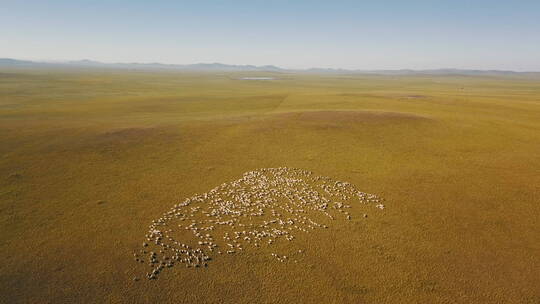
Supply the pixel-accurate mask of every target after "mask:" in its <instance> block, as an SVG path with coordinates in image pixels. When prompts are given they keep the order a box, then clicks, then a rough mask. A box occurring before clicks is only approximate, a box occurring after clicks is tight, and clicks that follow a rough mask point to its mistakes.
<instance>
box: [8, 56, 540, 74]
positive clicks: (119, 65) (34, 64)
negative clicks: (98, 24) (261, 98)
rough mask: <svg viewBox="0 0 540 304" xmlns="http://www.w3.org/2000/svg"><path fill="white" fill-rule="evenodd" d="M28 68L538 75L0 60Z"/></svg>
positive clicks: (492, 72) (467, 71) (10, 65)
mask: <svg viewBox="0 0 540 304" xmlns="http://www.w3.org/2000/svg"><path fill="white" fill-rule="evenodd" d="M7 67H11V68H13V67H27V68H113V69H132V70H133V69H135V70H183V71H209V72H211V71H216V72H217V71H222V72H242V71H246V72H249V71H259V72H282V73H287V72H303V73H329V74H379V75H471V76H473V75H478V76H482V75H485V76H489V75H494V76H496V75H535V76H540V72H515V71H503V70H467V69H431V70H410V69H402V70H348V69H333V68H311V69H303V70H298V69H297V70H295V69H284V68H280V67H277V66H273V65H263V66H255V65H230V64H223V63H195V64H164V63H103V62H99V61H93V60H86V59H85V60H77V61H65V62H45V61H28V60H18V59H12V58H0V68H7Z"/></svg>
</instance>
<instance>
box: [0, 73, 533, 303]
mask: <svg viewBox="0 0 540 304" xmlns="http://www.w3.org/2000/svg"><path fill="white" fill-rule="evenodd" d="M248 76H254V77H260V76H268V77H275V79H274V80H241V78H242V77H248ZM275 167H290V168H300V169H303V170H309V171H313V172H314V174H317V175H321V176H328V177H331V178H333V179H335V180H341V181H347V182H350V183H351V184H354V185H355V186H356V187H357V188H358V189H359V190H361V191H365V192H367V193H373V194H376V195H377V196H380V197H382V198H384V205H385V208H384V210H375V209H373V210H371V209H370V211H369V212H370V213H369V217H367V218H364V217H362V216H353V217H352V219H351V220H349V221H347V220H339V221H337V220H336V221H333V222H332V223H331V224H328V225H329V228H328V229H318V230H317V231H316V232H313V233H310V234H302V233H298V234H297V239H295V240H294V241H293V242H290V243H288V242H282V243H279V244H276V246H278V247H279V246H281V247H282V249H284V250H286V249H287V248H286V247H287V246H293V245H294V246H297V247H298V248H302V249H303V255H302V256H301V257H299V258H298V262H297V263H282V262H279V261H277V260H276V259H274V258H272V257H271V256H270V253H271V252H273V251H272V250H274V249H273V248H272V247H271V246H266V247H261V248H260V249H254V248H246V249H245V250H244V252H241V253H237V254H227V255H220V256H215V258H213V260H212V261H211V263H209V265H208V267H202V268H193V267H191V268H186V267H172V268H171V269H167V270H166V271H163V273H161V274H160V275H159V277H158V278H157V279H154V280H148V279H146V278H145V277H144V274H145V273H146V271H148V270H151V268H149V267H148V266H147V265H145V264H140V263H137V262H136V261H135V260H134V257H133V254H134V253H136V252H138V251H139V250H141V248H142V247H141V244H142V242H144V241H145V234H146V233H147V232H148V229H149V225H151V223H152V221H153V220H155V219H158V218H160V217H161V216H162V214H163V213H164V212H167V211H168V210H170V209H171V208H172V207H173V206H174V205H175V204H178V203H180V202H182V201H183V200H184V199H185V198H188V197H192V196H194V195H196V194H201V193H204V192H207V191H209V190H211V189H213V188H215V187H217V186H219V185H221V184H223V183H225V182H231V181H234V180H237V179H238V178H240V177H241V176H242V174H244V173H245V172H248V171H252V170H256V169H259V168H275ZM359 210H362V209H359ZM358 212H360V213H358V214H362V213H363V212H364V211H358ZM353 215H355V214H353ZM538 223H540V79H538V78H533V77H525V76H508V77H472V76H377V75H332V74H328V75H311V74H289V73H284V74H279V73H275V74H272V73H257V74H253V73H251V74H250V73H187V72H150V71H145V72H143V71H121V70H97V69H89V70H77V71H76V70H60V69H57V70H54V69H51V70H45V69H41V70H40V69H35V70H30V69H28V70H24V69H12V70H7V69H5V70H1V71H0V228H1V229H0V252H1V253H2V262H1V263H0V295H1V296H0V302H2V303H540V266H539V265H540V230H539V228H538ZM297 247H294V248H297ZM146 268H149V269H146ZM135 277H137V278H140V280H138V281H135V280H134V278H135Z"/></svg>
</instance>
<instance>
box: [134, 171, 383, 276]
mask: <svg viewBox="0 0 540 304" xmlns="http://www.w3.org/2000/svg"><path fill="white" fill-rule="evenodd" d="M359 204H362V205H372V206H374V207H377V208H379V209H383V208H384V205H382V204H381V199H379V198H378V197H377V196H375V195H372V194H367V193H364V192H361V191H358V190H357V189H356V188H355V187H354V186H353V185H351V184H349V183H347V182H342V181H335V180H332V179H331V178H328V177H322V176H316V175H314V174H313V173H312V172H309V171H304V170H300V169H293V168H287V167H281V168H268V169H259V170H255V171H250V172H246V173H244V175H243V176H242V178H240V179H238V180H235V181H233V182H229V183H224V184H222V185H220V186H218V187H216V188H214V189H212V190H210V191H209V192H207V193H204V194H200V195H195V196H193V197H191V198H188V199H186V200H184V201H183V202H182V203H180V204H177V205H175V206H174V207H173V208H172V209H171V210H169V211H168V212H166V213H165V214H163V215H162V216H161V217H160V218H159V219H157V220H154V221H153V222H152V224H151V225H150V227H149V231H148V233H147V234H146V240H145V242H143V244H142V249H140V250H139V251H138V252H135V253H134V257H135V261H136V262H138V263H141V264H146V265H148V266H149V267H150V269H151V270H150V271H149V272H148V273H147V274H146V278H148V279H155V278H157V276H158V275H159V273H160V272H161V271H162V270H164V269H165V268H169V267H173V266H175V265H184V267H194V268H197V267H207V266H208V263H209V262H210V261H211V260H212V259H213V258H215V257H217V256H219V255H223V254H230V255H233V254H241V253H242V252H243V251H244V250H256V249H257V248H260V247H262V246H272V245H274V244H276V243H278V242H292V241H293V240H294V239H295V236H296V235H297V233H310V232H314V231H317V229H326V228H328V227H329V226H328V225H327V224H330V223H331V222H332V220H337V219H343V220H351V219H352V216H353V215H352V214H351V212H350V210H351V208H355V207H357V206H358V205H359ZM362 217H367V214H363V215H362ZM280 247H282V248H289V249H292V248H293V247H292V246H285V247H283V246H280ZM290 251H291V250H289V252H290ZM302 252H303V250H302V249H297V248H296V249H295V250H294V252H293V253H291V252H290V253H289V255H284V254H277V253H271V254H270V256H271V257H273V258H276V259H277V260H278V261H280V262H288V261H294V262H296V260H294V259H292V258H290V257H291V256H295V255H298V254H302ZM148 266H147V267H148ZM134 279H135V280H138V278H134Z"/></svg>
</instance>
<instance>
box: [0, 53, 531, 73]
mask: <svg viewBox="0 0 540 304" xmlns="http://www.w3.org/2000/svg"><path fill="white" fill-rule="evenodd" d="M0 60H13V61H19V62H21V63H23V62H29V63H38V64H39V63H42V64H59V65H60V64H65V65H69V64H74V65H75V64H84V63H85V62H86V63H88V64H102V65H130V64H131V65H143V66H144V65H147V66H148V65H161V66H171V67H174V66H176V67H189V66H195V65H222V66H228V67H253V68H258V69H264V68H272V69H278V70H282V71H312V70H327V71H343V72H378V71H379V72H383V71H387V72H392V71H396V72H399V71H411V72H425V71H470V72H472V71H476V72H506V73H540V71H534V70H524V71H516V70H508V69H479V68H452V67H439V68H378V69H361V68H341V67H309V68H287V67H281V66H279V65H274V64H262V65H255V64H237V63H222V62H217V61H214V62H194V63H163V62H158V61H149V62H133V61H132V62H119V61H114V62H111V61H99V60H95V59H89V58H83V59H75V60H65V59H22V58H13V57H0ZM260 71H263V70H260ZM269 72H270V70H269Z"/></svg>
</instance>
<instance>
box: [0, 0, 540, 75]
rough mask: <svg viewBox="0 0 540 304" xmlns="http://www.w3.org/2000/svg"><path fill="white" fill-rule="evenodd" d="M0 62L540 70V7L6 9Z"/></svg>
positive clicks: (54, 4) (114, 5)
mask: <svg viewBox="0 0 540 304" xmlns="http://www.w3.org/2000/svg"><path fill="white" fill-rule="evenodd" d="M0 57H11V58H20V59H39V60H43V59H45V60H76V59H83V58H87V59H93V60H99V61H104V62H163V63H196V62H222V63H229V64H256V65H264V64H274V65H278V66H282V67H289V68H305V67H342V68H358V69H397V68H414V69H423V68H441V67H453V68H478V69H511V70H537V71H540V0H530V1H524V0H521V1H520V0H513V1H511V0H508V1H502V0H489V1H488V0H478V1H475V0H468V1H464V0H447V1H440V0H430V1H427V0H426V1H415V0H409V1H384V0H381V1H374V0H373V1H360V0H357V1H337V0H333V1H294V0H288V1H271V0H267V1H257V0H250V1H234V0H229V1H202V0H201V1H150V0H141V1H137V0H129V1H127V0H126V1H100V0H91V1H90V0H88V1H82V0H70V1H24V0H18V1H5V0H0Z"/></svg>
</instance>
